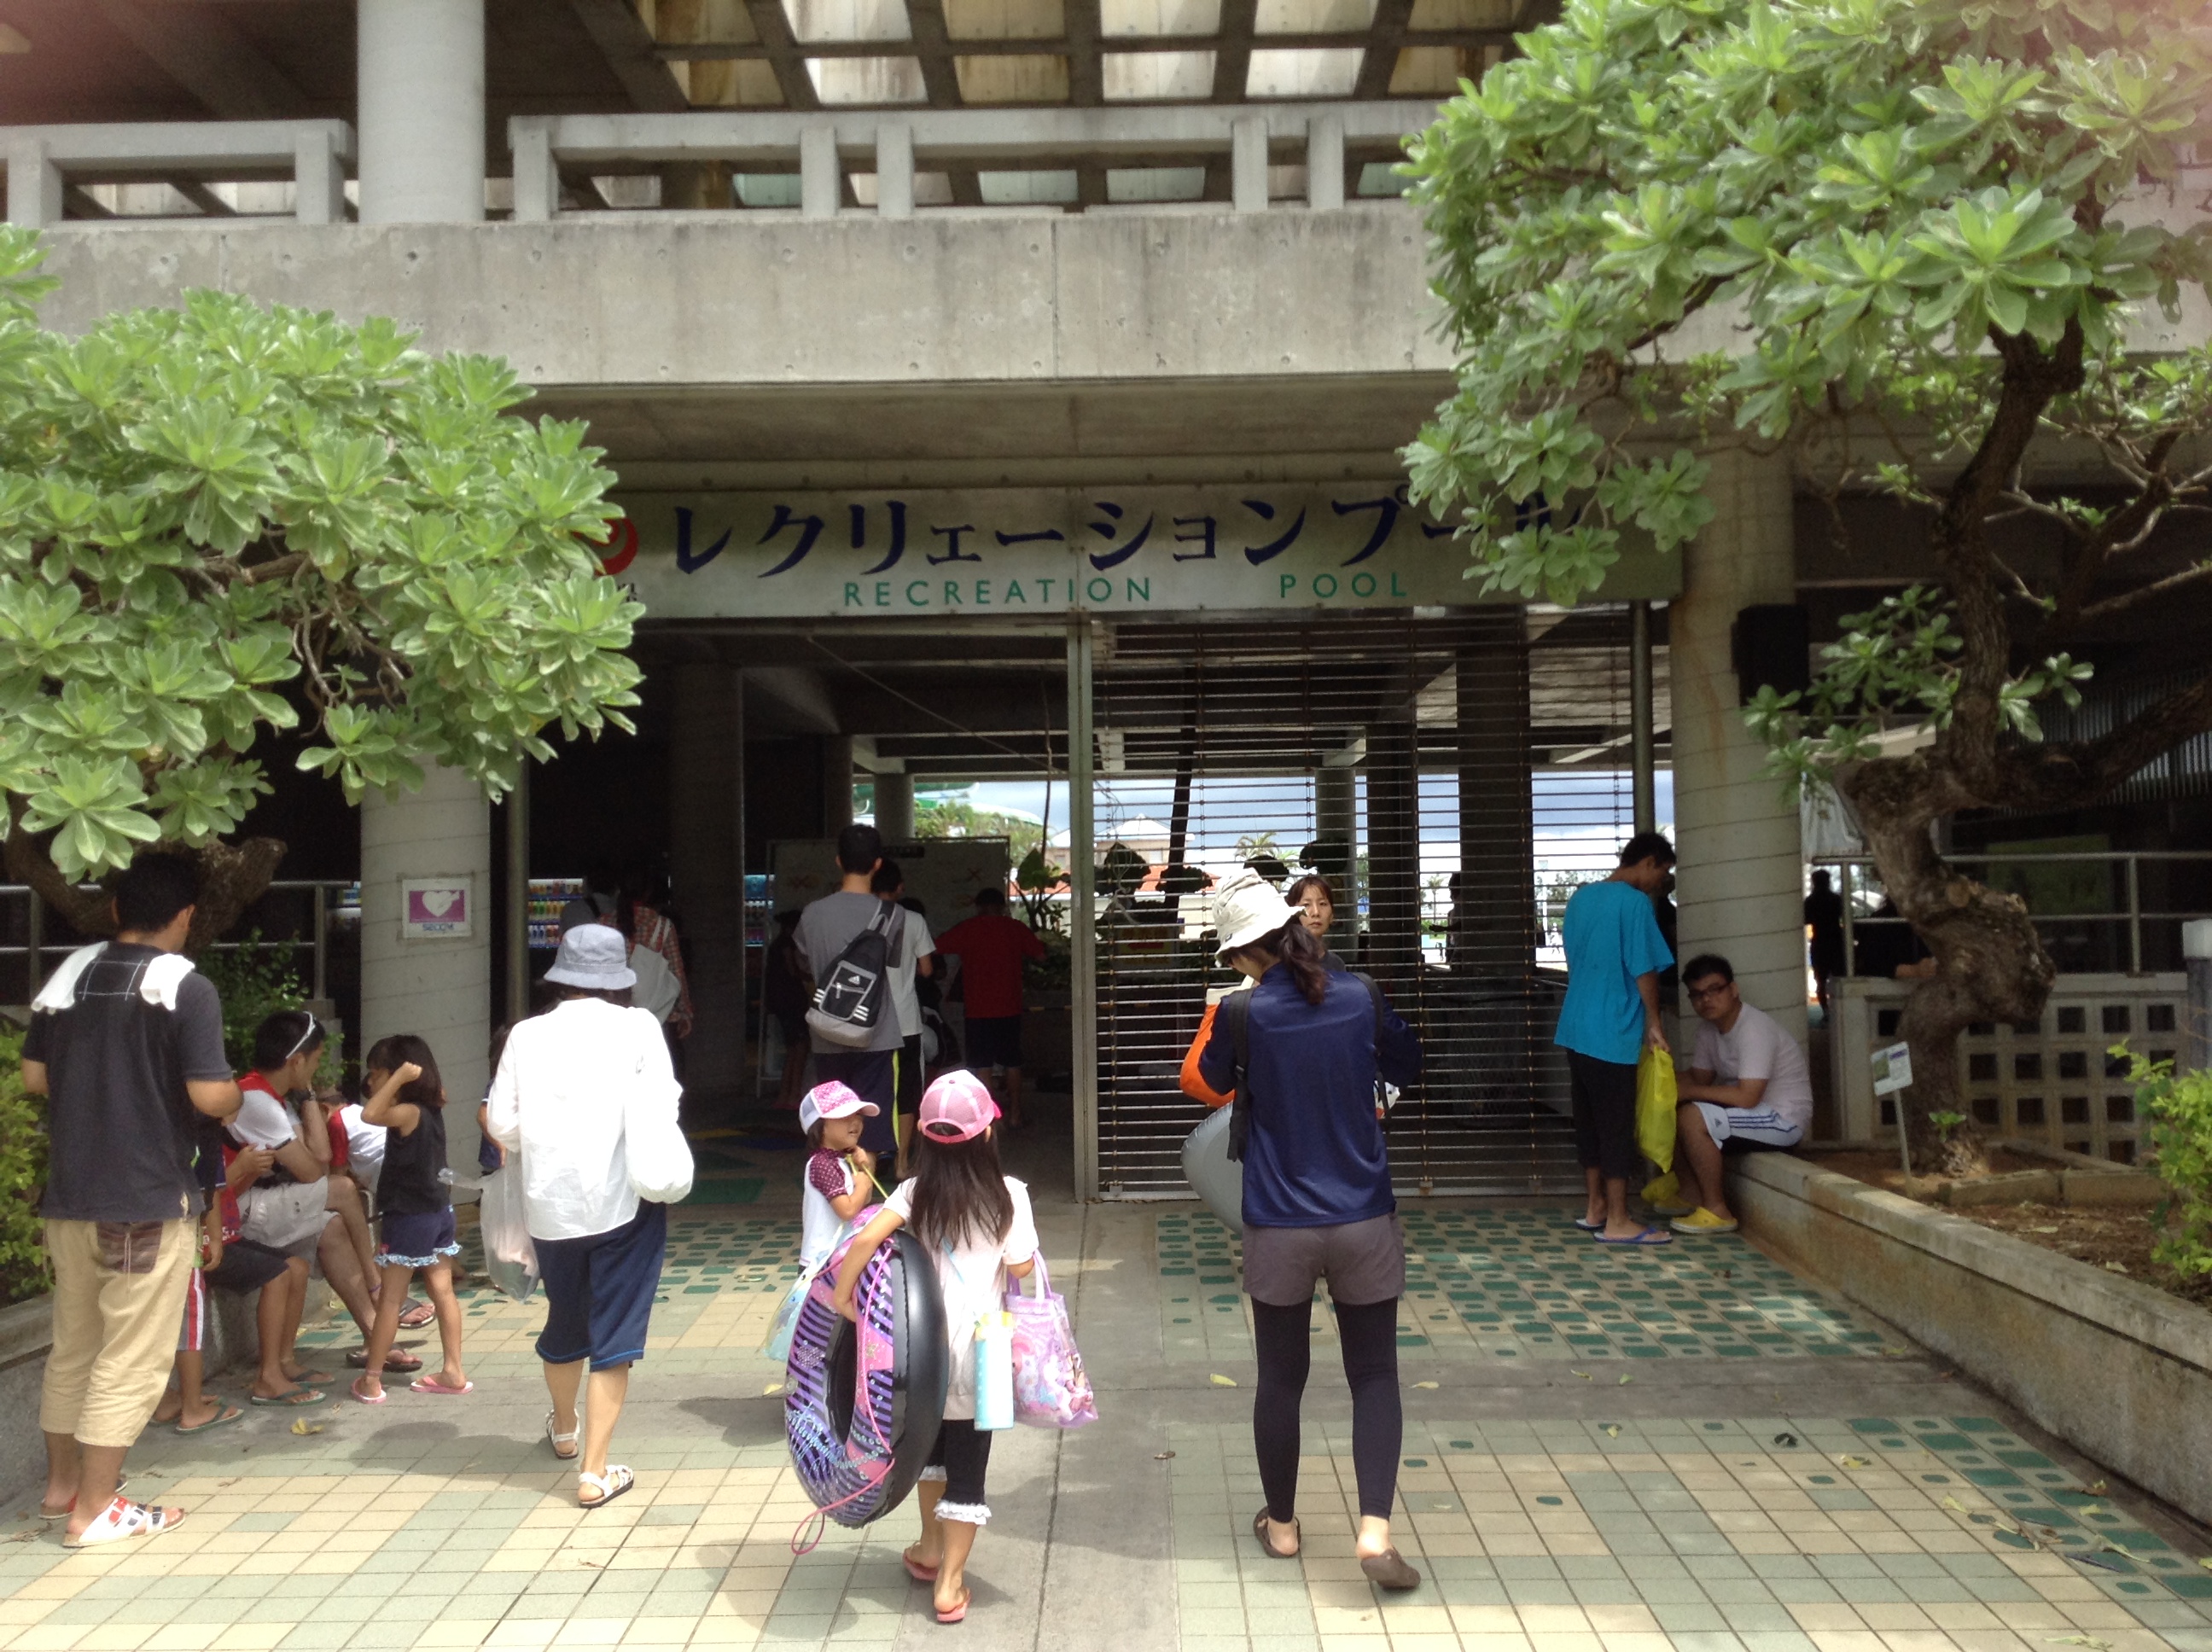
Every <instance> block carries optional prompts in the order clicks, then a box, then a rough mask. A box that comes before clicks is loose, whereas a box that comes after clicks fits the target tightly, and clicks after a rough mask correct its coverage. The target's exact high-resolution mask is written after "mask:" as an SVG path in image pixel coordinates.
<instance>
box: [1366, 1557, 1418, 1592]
mask: <svg viewBox="0 0 2212 1652" xmlns="http://www.w3.org/2000/svg"><path fill="white" fill-rule="evenodd" d="M1359 1570H1361V1571H1363V1572H1364V1573H1366V1574H1367V1581H1368V1582H1370V1583H1372V1584H1374V1585H1375V1587H1376V1588H1383V1589H1410V1588H1419V1587H1420V1583H1421V1574H1420V1573H1419V1572H1417V1571H1415V1570H1413V1568H1412V1567H1411V1566H1409V1565H1407V1564H1406V1557H1405V1556H1404V1555H1402V1554H1400V1553H1399V1552H1398V1551H1397V1550H1396V1549H1395V1548H1390V1549H1385V1550H1383V1552H1382V1553H1380V1554H1363V1555H1361V1556H1360V1557H1359Z"/></svg>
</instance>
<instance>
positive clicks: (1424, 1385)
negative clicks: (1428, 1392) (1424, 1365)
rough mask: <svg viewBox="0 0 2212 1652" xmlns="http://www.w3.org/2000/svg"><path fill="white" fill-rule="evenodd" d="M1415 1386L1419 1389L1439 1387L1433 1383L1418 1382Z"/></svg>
mask: <svg viewBox="0 0 2212 1652" xmlns="http://www.w3.org/2000/svg"><path fill="white" fill-rule="evenodd" d="M1413 1386H1414V1387H1415V1388H1435V1387H1436V1386H1437V1385H1436V1384H1435V1383H1433V1382H1416V1383H1414V1384H1413Z"/></svg>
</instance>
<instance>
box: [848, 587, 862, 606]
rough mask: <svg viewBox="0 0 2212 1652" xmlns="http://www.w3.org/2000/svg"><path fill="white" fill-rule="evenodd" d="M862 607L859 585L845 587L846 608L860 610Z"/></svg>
mask: <svg viewBox="0 0 2212 1652" xmlns="http://www.w3.org/2000/svg"><path fill="white" fill-rule="evenodd" d="M845 606H846V607H848V608H858V607H859V606H860V586H858V585H848V586H846V587H845Z"/></svg>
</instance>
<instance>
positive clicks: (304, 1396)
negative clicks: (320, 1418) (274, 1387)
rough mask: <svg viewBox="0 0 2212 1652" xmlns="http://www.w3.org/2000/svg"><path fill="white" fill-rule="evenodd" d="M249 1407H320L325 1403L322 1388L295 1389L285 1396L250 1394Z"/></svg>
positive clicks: (248, 1397)
mask: <svg viewBox="0 0 2212 1652" xmlns="http://www.w3.org/2000/svg"><path fill="white" fill-rule="evenodd" d="M322 1403H323V1391H322V1390H321V1389H320V1388H293V1389H290V1390H289V1391H288V1392H286V1393H283V1394H247V1395H246V1404H247V1405H249V1406H319V1405H321V1404H322Z"/></svg>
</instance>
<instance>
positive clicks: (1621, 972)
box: [1552, 832, 1674, 1245]
mask: <svg viewBox="0 0 2212 1652" xmlns="http://www.w3.org/2000/svg"><path fill="white" fill-rule="evenodd" d="M1673 869H1674V845H1673V844H1671V843H1669V842H1668V841H1667V840H1666V838H1665V837H1664V836H1663V835H1661V834H1660V833H1657V832H1638V834H1637V835H1635V836H1634V837H1632V838H1630V839H1629V840H1628V841H1627V842H1626V843H1625V844H1623V845H1622V846H1621V850H1620V865H1618V866H1617V867H1615V868H1614V869H1613V875H1612V876H1611V877H1609V878H1606V879H1604V880H1603V881H1602V882H1600V883H1595V884H1583V887H1582V888H1580V889H1578V890H1576V891H1575V894H1574V898H1573V899H1571V900H1570V901H1569V902H1567V912H1566V917H1565V920H1564V921H1563V922H1562V924H1561V926H1560V929H1561V932H1562V937H1563V938H1564V939H1565V944H1566V951H1567V999H1566V1002H1565V1004H1563V1005H1560V1006H1559V1031H1558V1032H1557V1033H1555V1034H1554V1035H1553V1039H1552V1042H1553V1043H1555V1044H1557V1045H1559V1047H1560V1048H1563V1049H1565V1051H1566V1053H1567V1076H1568V1081H1569V1084H1570V1086H1571V1094H1572V1096H1573V1098H1574V1109H1575V1149H1576V1153H1577V1157H1579V1158H1580V1159H1581V1160H1582V1166H1583V1184H1584V1186H1585V1187H1586V1188H1587V1190H1588V1192H1589V1203H1588V1206H1587V1207H1586V1208H1585V1210H1584V1212H1583V1215H1582V1217H1581V1218H1580V1219H1579V1220H1577V1222H1576V1224H1575V1225H1576V1226H1577V1227H1578V1228H1582V1229H1584V1230H1588V1231H1589V1233H1591V1234H1593V1235H1594V1236H1595V1237H1596V1238H1597V1239H1598V1241H1599V1242H1601V1243H1602V1244H1608V1245H1663V1244H1667V1243H1668V1242H1671V1241H1672V1239H1673V1238H1674V1236H1673V1235H1672V1234H1670V1233H1668V1231H1667V1230H1665V1229H1663V1228H1647V1227H1644V1226H1643V1225H1641V1224H1638V1223H1636V1222H1633V1221H1632V1220H1630V1219H1629V1215H1628V1181H1629V1178H1630V1177H1631V1176H1632V1175H1635V1174H1636V1170H1637V1163H1638V1159H1639V1157H1641V1155H1640V1154H1639V1152H1638V1149H1637V1145H1636V1063H1637V1060H1638V1057H1640V1056H1641V1055H1642V1054H1643V1052H1644V1046H1645V1045H1647V1044H1649V1045H1650V1047H1651V1048H1654V1049H1656V1050H1659V1051H1662V1052H1663V1051H1665V1049H1666V1048H1667V1034H1666V1031H1665V1029H1663V1028H1662V1026H1661V1025H1660V1023H1659V972H1660V971H1661V970H1662V969H1666V968H1667V967H1668V965H1669V964H1671V963H1674V954H1673V953H1672V952H1671V951H1668V947H1667V942H1666V940H1665V938H1663V937H1662V935H1661V934H1660V933H1659V920H1658V917H1657V914H1656V913H1655V912H1654V911H1653V909H1652V897H1653V896H1655V895H1656V894H1657V893H1658V891H1659V888H1660V885H1661V884H1664V883H1665V882H1666V881H1667V874H1668V872H1671V871H1672V870H1673Z"/></svg>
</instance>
